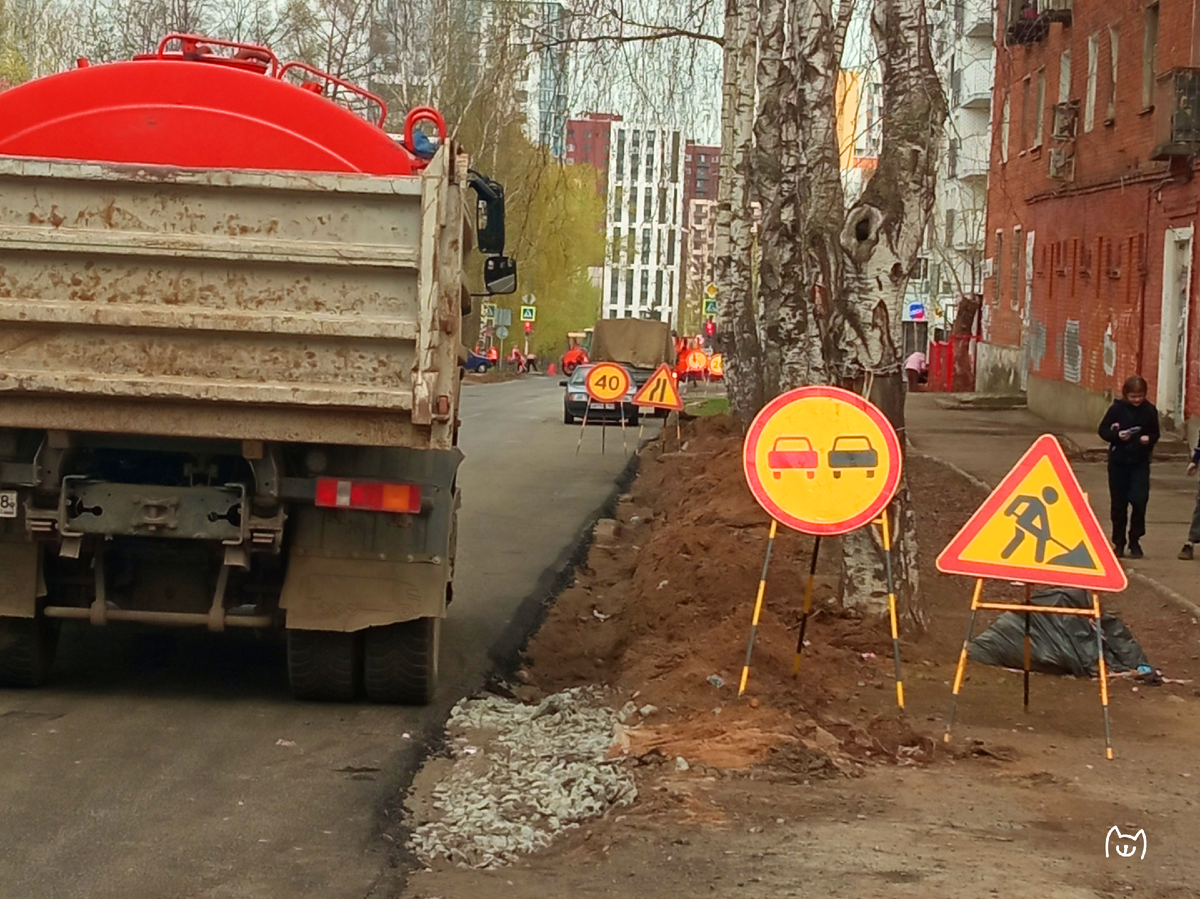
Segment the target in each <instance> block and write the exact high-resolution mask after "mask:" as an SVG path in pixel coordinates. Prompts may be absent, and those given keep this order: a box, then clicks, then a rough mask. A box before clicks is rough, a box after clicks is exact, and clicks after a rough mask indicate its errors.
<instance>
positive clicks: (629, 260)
mask: <svg viewBox="0 0 1200 899" xmlns="http://www.w3.org/2000/svg"><path fill="white" fill-rule="evenodd" d="M636 239H637V236H636V235H635V234H634V233H633V229H632V228H630V229H629V233H628V234H626V235H625V264H626V265H633V251H634V245H633V244H634V241H635V240H636Z"/></svg>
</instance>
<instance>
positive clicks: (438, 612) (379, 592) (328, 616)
mask: <svg viewBox="0 0 1200 899" xmlns="http://www.w3.org/2000/svg"><path fill="white" fill-rule="evenodd" d="M449 578H450V569H449V565H448V564H447V563H446V561H445V560H442V561H440V562H439V563H437V564H434V563H432V562H426V563H421V562H389V561H378V560H372V559H331V558H321V557H317V556H307V555H298V554H297V553H295V552H294V551H293V553H292V557H291V561H290V563H289V565H288V574H287V580H286V582H285V583H284V587H283V596H282V597H281V599H280V606H282V607H283V608H284V609H286V610H287V626H288V628H289V629H296V630H320V631H359V630H363V629H364V628H368V627H377V626H381V625H387V624H397V623H399V622H401V621H411V620H412V619H414V618H437V617H441V616H442V615H444V614H445V612H446V585H447V583H448V581H449Z"/></svg>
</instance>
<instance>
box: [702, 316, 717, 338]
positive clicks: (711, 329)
mask: <svg viewBox="0 0 1200 899" xmlns="http://www.w3.org/2000/svg"><path fill="white" fill-rule="evenodd" d="M715 333H717V325H716V322H714V321H713V320H712V319H711V318H710V319H709V320H708V321H706V322H705V323H704V334H705V336H707V337H712V336H713V335H714V334H715Z"/></svg>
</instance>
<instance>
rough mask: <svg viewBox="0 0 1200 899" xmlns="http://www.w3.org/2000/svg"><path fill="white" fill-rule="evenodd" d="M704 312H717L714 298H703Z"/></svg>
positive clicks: (711, 313) (712, 313)
mask: <svg viewBox="0 0 1200 899" xmlns="http://www.w3.org/2000/svg"><path fill="white" fill-rule="evenodd" d="M704 314H705V315H716V314H717V301H716V300H705V301H704Z"/></svg>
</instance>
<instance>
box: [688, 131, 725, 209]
mask: <svg viewBox="0 0 1200 899" xmlns="http://www.w3.org/2000/svg"><path fill="white" fill-rule="evenodd" d="M720 176H721V148H720V147H705V146H702V145H701V144H698V143H696V142H695V141H688V142H687V151H686V152H685V153H684V156H683V208H684V209H687V208H688V201H689V200H715V199H716V198H717V187H718V186H719V185H720V183H721V177H720Z"/></svg>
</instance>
